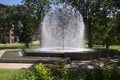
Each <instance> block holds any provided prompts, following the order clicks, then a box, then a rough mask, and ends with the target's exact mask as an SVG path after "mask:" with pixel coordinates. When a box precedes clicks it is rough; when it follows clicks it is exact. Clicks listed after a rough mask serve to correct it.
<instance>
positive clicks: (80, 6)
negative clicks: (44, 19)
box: [60, 0, 101, 48]
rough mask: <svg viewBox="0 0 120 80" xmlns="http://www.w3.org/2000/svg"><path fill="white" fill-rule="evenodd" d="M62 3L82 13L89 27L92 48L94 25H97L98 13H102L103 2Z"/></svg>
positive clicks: (78, 1) (70, 0)
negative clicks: (101, 3)
mask: <svg viewBox="0 0 120 80" xmlns="http://www.w3.org/2000/svg"><path fill="white" fill-rule="evenodd" d="M60 2H66V3H68V4H70V5H72V6H73V7H75V8H76V9H77V10H79V11H80V12H81V14H82V15H83V19H84V22H85V24H86V27H87V34H88V47H89V48H92V32H91V31H92V23H95V20H96V17H98V16H97V13H99V12H100V8H101V5H100V2H101V0H60Z"/></svg>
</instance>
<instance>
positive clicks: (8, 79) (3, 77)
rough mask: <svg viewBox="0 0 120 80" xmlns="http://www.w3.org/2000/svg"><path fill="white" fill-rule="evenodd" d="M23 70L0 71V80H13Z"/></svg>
mask: <svg viewBox="0 0 120 80" xmlns="http://www.w3.org/2000/svg"><path fill="white" fill-rule="evenodd" d="M22 71H24V70H18V69H0V80H13V78H14V77H15V76H18V75H19V74H20V73H21V72H22Z"/></svg>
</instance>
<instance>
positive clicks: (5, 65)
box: [0, 63, 33, 69]
mask: <svg viewBox="0 0 120 80" xmlns="http://www.w3.org/2000/svg"><path fill="white" fill-rule="evenodd" d="M32 66H33V64H32V63H0V69H28V68H31V67H32Z"/></svg>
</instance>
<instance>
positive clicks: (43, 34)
mask: <svg viewBox="0 0 120 80" xmlns="http://www.w3.org/2000/svg"><path fill="white" fill-rule="evenodd" d="M84 31H85V25H84V21H83V18H82V15H81V14H80V12H79V11H77V10H76V9H75V8H73V7H72V6H70V5H67V4H61V5H59V7H56V8H54V9H52V10H51V11H49V12H48V13H47V14H46V15H45V17H44V19H43V22H42V24H41V26H40V45H41V47H40V48H38V49H34V50H33V49H32V50H25V51H24V52H25V54H26V55H27V56H29V55H32V56H35V55H37V56H48V57H49V56H52V57H54V56H55V57H56V56H58V57H63V56H64V57H70V55H72V57H73V56H78V55H79V54H81V53H88V52H93V50H92V49H87V48H85V45H84V33H85V32H84ZM75 54H77V55H75ZM66 55H67V56H66Z"/></svg>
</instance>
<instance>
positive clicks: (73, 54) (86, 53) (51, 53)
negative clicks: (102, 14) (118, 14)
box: [23, 49, 119, 60]
mask: <svg viewBox="0 0 120 80" xmlns="http://www.w3.org/2000/svg"><path fill="white" fill-rule="evenodd" d="M23 51H24V55H25V56H37V57H38V56H39V57H51V58H52V57H63V58H66V57H69V58H70V59H71V60H89V59H97V58H102V57H108V56H113V55H116V54H119V52H116V51H114V50H113V51H111V50H92V49H85V50H83V49H82V51H81V50H76V51H75V50H68V51H67V50H55V49H54V50H51V49H48V50H43V49H41V50H40V49H39V50H37V49H24V50H23Z"/></svg>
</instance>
